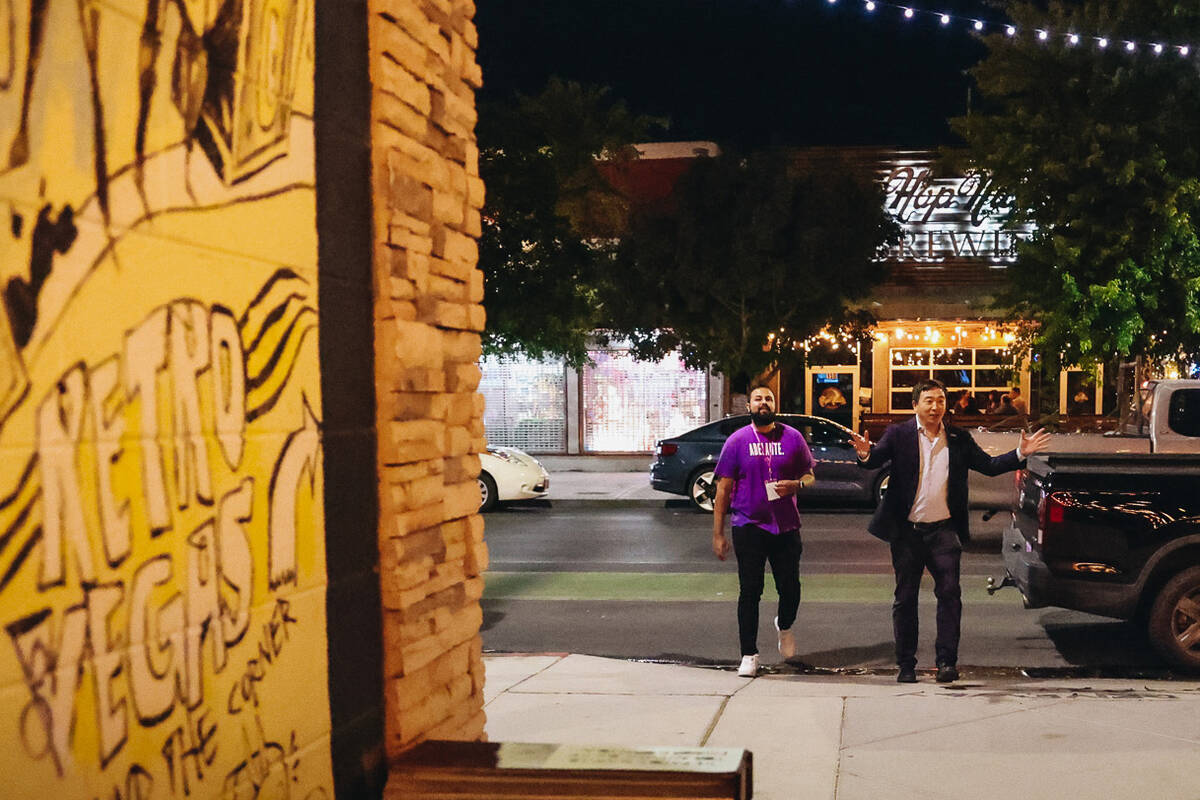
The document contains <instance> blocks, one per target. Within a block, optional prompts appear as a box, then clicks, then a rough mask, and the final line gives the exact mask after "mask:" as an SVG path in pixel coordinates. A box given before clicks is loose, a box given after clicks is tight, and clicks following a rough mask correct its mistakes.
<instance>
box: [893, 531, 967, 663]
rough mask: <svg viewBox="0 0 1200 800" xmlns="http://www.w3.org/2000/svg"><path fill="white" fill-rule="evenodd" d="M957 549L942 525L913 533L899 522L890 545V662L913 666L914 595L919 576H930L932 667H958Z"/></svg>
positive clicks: (955, 538)
mask: <svg viewBox="0 0 1200 800" xmlns="http://www.w3.org/2000/svg"><path fill="white" fill-rule="evenodd" d="M961 560H962V545H961V544H959V542H958V535H957V534H956V533H955V532H954V528H953V526H952V525H951V524H950V522H949V521H948V520H947V521H945V522H942V523H940V524H937V525H934V526H933V527H931V528H925V529H916V528H914V527H913V525H912V523H908V522H906V523H904V525H902V526H901V528H900V531H899V534H898V535H897V537H896V539H895V540H894V541H893V542H892V568H893V569H894V570H895V572H896V599H895V601H894V602H893V603H892V630H893V633H894V635H895V637H896V663H897V664H899V665H900V666H901V667H911V666H915V665H916V663H917V596H918V595H919V594H920V591H921V573H922V572H923V571H924V570H926V569H928V570H929V574H930V575H931V576H933V594H934V597H936V598H937V641H936V643H935V644H934V653H935V654H936V657H937V663H938V664H939V665H940V664H951V665H957V664H958V637H959V631H960V628H961V622H962V589H961V587H960V585H959V564H960V561H961Z"/></svg>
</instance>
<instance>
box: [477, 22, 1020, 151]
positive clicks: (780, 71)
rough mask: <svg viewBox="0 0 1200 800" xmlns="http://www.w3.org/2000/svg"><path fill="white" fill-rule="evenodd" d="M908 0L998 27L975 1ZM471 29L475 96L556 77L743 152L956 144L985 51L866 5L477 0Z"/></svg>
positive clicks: (956, 29)
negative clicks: (972, 69)
mask: <svg viewBox="0 0 1200 800" xmlns="http://www.w3.org/2000/svg"><path fill="white" fill-rule="evenodd" d="M914 6H915V7H916V8H918V9H926V10H929V11H945V12H948V13H951V14H958V15H963V16H976V15H979V16H981V18H982V19H984V20H987V21H995V22H999V21H1001V19H1000V18H999V17H998V16H997V14H996V12H995V11H991V10H987V9H986V7H985V6H984V5H983V3H982V2H980V1H979V0H930V1H929V2H917V0H914ZM476 23H477V25H478V28H479V53H478V57H479V61H480V64H481V65H482V68H483V77H484V89H483V92H482V93H481V96H480V97H481V99H482V100H486V99H490V98H495V97H497V96H501V95H508V94H511V93H512V92H513V91H514V90H515V91H520V92H523V93H535V92H537V91H538V90H539V89H540V88H541V87H542V86H544V85H545V82H546V80H547V79H548V78H549V77H550V76H552V75H557V76H559V77H562V78H566V79H570V80H576V81H580V82H582V83H587V84H594V85H604V86H609V87H611V88H612V90H613V93H614V95H616V96H618V97H621V98H624V99H625V100H626V102H627V103H628V105H629V106H630V107H631V108H632V109H633V110H634V111H638V112H641V113H645V114H651V115H654V116H660V117H667V118H669V119H670V128H669V129H668V130H667V131H666V132H665V133H663V134H661V135H660V137H659V138H662V139H665V140H692V139H705V140H713V141H716V142H718V143H720V144H723V145H725V146H731V145H732V146H734V147H738V148H741V149H749V148H754V147H759V146H762V145H767V144H780V145H814V144H829V145H839V144H842V145H854V144H863V145H887V146H930V145H939V144H948V143H953V142H954V141H955V139H954V137H953V134H951V133H950V130H949V127H948V126H947V124H946V119H947V117H951V116H957V115H961V114H963V113H964V112H965V110H966V105H967V87H968V83H969V78H968V77H967V76H966V75H965V74H964V72H963V71H964V70H965V69H966V68H968V67H969V66H971V65H972V64H974V63H975V62H976V61H977V60H978V59H979V58H981V57H982V55H983V54H984V52H985V50H984V47H983V46H982V45H981V44H980V43H979V41H978V40H977V39H975V38H974V37H973V36H971V35H969V34H968V33H967V32H966V30H965V28H966V25H965V24H964V23H962V22H955V23H954V25H953V27H952V28H949V29H946V28H942V26H941V25H939V23H938V21H937V19H936V18H935V17H931V16H924V17H922V16H921V15H918V16H917V17H916V18H915V19H914V20H912V21H909V22H904V21H902V19H901V16H900V12H899V10H898V9H897V8H895V7H886V6H884V5H883V4H882V3H880V6H879V7H878V9H877V10H876V11H875V12H874V13H873V14H868V13H866V12H865V11H864V0H838V2H837V3H836V4H830V3H829V2H827V0H540V1H539V0H481V2H479V4H478V10H477V15H476Z"/></svg>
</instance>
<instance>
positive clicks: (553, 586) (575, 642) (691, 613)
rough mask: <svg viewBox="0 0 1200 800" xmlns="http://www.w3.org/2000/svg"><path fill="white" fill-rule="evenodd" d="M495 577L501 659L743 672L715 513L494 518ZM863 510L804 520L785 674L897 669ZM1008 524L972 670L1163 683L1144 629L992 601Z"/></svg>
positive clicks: (582, 509)
mask: <svg viewBox="0 0 1200 800" xmlns="http://www.w3.org/2000/svg"><path fill="white" fill-rule="evenodd" d="M485 520H486V534H485V535H486V538H487V543H488V549H489V553H490V569H489V572H488V574H487V577H486V588H485V591H484V598H483V610H484V620H483V642H484V647H485V649H487V650H489V651H495V652H523V653H543V652H562V653H566V652H570V653H581V654H588V655H597V656H610V657H619V658H634V659H649V660H661V661H670V662H676V663H690V664H729V663H732V662H734V661H736V658H737V656H738V648H737V626H736V620H735V609H734V606H735V601H736V597H737V575H736V569H735V565H734V562H733V559H732V557H731V558H730V559H729V560H728V561H726V562H720V561H718V560H717V559H716V558H715V557H714V556H713V555H712V553H711V551H710V549H709V547H710V539H711V530H712V529H711V524H712V523H711V517H709V516H708V515H704V514H699V513H696V512H694V511H692V510H691V509H690V508H689V507H688V506H687V505H686V504H683V503H680V504H676V503H673V502H670V501H668V502H667V503H665V504H664V503H656V504H620V503H594V504H593V503H586V502H582V503H580V502H576V503H569V502H560V503H557V504H555V505H553V506H547V505H541V506H515V507H510V508H505V509H502V510H500V511H497V512H493V513H490V514H488V515H486V518H485ZM867 520H868V515H867V513H865V512H864V511H861V510H858V511H851V512H840V511H834V510H816V511H814V510H808V511H807V512H806V513H804V514H803V524H804V527H803V530H802V538H803V542H804V555H803V558H802V560H801V575H802V581H803V600H802V602H801V607H800V612H799V615H798V617H797V621H796V625H795V628H794V630H795V631H796V633H797V642H798V650H799V652H798V654H797V657H796V658H795V659H794V660H793V661H792V662H791V663H790V664H788V665H786V666H784V665H780V666H779V668H781V669H792V668H798V669H805V668H811V669H837V670H856V669H884V668H889V667H890V666H891V664H892V663H893V656H892V635H891V591H892V578H891V564H890V560H889V556H888V549H887V547H886V546H885V545H884V544H883V543H881V542H879V541H878V540H876V539H874V538H873V537H871V536H869V535H868V534H867V533H866V523H867ZM1004 522H1005V520H1004V517H1003V515H998V516H997V517H994V518H993V519H991V520H990V521H988V522H984V521H983V520H982V519H981V515H980V514H979V513H978V512H976V513H975V514H974V515H973V519H972V528H973V531H974V534H975V538H974V540H973V542H972V543H971V545H970V546H969V548H968V550H967V552H966V553H964V559H963V594H964V614H963V637H962V645H961V648H960V664H962V665H964V666H967V665H969V666H972V667H979V668H998V669H1024V670H1051V671H1060V672H1072V671H1074V672H1079V673H1082V674H1090V673H1099V674H1130V673H1134V674H1149V675H1152V674H1157V673H1160V672H1163V671H1164V668H1163V665H1162V662H1161V661H1160V660H1159V659H1158V657H1157V656H1156V655H1155V654H1154V653H1153V652H1152V651H1151V649H1150V648H1149V645H1148V644H1147V643H1146V640H1145V637H1144V635H1143V634H1142V632H1141V631H1140V629H1139V628H1138V627H1136V626H1135V625H1133V624H1132V623H1127V622H1122V621H1118V620H1110V619H1107V618H1103V617H1096V616H1092V615H1089V614H1083V613H1079V612H1072V611H1065V610H1062V609H1034V610H1027V609H1025V608H1024V607H1023V604H1022V601H1021V598H1020V595H1019V594H1018V593H1017V592H1016V591H1015V590H1013V589H1005V590H1003V591H1001V592H999V593H997V594H995V595H994V596H989V595H988V594H987V592H986V590H985V587H986V580H987V577H988V576H989V575H995V576H999V575H1001V574H1002V568H1001V560H1000V555H999V544H1000V532H1001V530H1002V529H1003V526H1004ZM767 583H768V589H767V592H766V593H765V594H764V599H763V603H762V606H761V612H760V635H759V645H760V651H761V653H762V657H763V662H764V664H768V665H770V664H777V663H778V661H779V657H778V653H777V652H776V651H775V649H774V639H775V637H774V629H773V626H772V618H773V617H774V614H775V604H774V601H775V595H774V591H773V589H772V587H771V585H770V580H769V578H768V582H767ZM925 584H926V585H925V587H924V592H923V595H922V598H921V627H922V636H921V648H920V650H919V652H918V658H919V659H920V662H921V664H922V665H924V666H930V665H932V662H933V652H932V651H933V631H934V614H933V612H934V598H933V595H932V589H931V587H930V581H929V579H928V576H926V581H925Z"/></svg>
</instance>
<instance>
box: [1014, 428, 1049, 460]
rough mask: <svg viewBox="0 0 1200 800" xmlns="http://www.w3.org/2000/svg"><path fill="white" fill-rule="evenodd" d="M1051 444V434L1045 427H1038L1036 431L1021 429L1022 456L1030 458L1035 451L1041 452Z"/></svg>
mask: <svg viewBox="0 0 1200 800" xmlns="http://www.w3.org/2000/svg"><path fill="white" fill-rule="evenodd" d="M1049 446H1050V434H1048V433H1046V429H1045V428H1038V429H1037V431H1035V432H1034V433H1028V434H1027V433H1025V431H1021V456H1022V457H1024V458H1028V457H1029V456H1031V455H1033V454H1034V453H1040V452H1042V451H1043V450H1045V449H1046V448H1047V447H1049Z"/></svg>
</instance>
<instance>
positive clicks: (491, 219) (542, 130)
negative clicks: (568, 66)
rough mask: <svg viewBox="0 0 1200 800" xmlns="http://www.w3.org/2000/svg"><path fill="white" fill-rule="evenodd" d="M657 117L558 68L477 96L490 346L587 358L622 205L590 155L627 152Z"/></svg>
mask: <svg viewBox="0 0 1200 800" xmlns="http://www.w3.org/2000/svg"><path fill="white" fill-rule="evenodd" d="M654 122H655V121H654V120H652V119H649V118H646V117H640V116H637V115H634V114H632V113H630V111H629V110H628V109H627V108H626V106H625V105H624V103H622V102H620V101H618V100H615V99H613V98H612V97H611V96H610V95H609V93H608V91H607V90H605V89H600V88H590V87H584V86H581V85H579V84H577V83H571V82H564V81H561V80H558V79H552V80H551V81H550V82H549V84H548V85H547V86H546V88H545V89H544V90H543V91H542V92H541V93H539V94H537V95H535V96H523V95H517V96H516V97H514V98H509V99H507V100H504V101H497V102H491V103H485V104H481V107H480V110H479V125H478V129H477V135H478V139H479V148H480V154H479V171H480V175H481V176H482V178H483V180H484V184H485V186H486V190H487V199H486V201H485V204H484V210H483V223H482V234H481V236H480V240H479V266H480V268H481V269H482V270H483V273H484V281H485V282H484V287H485V288H484V306H485V308H486V309H487V315H488V322H487V329H486V330H485V331H484V335H483V347H484V353H485V354H488V355H503V354H516V353H520V354H523V355H525V356H528V357H531V358H544V357H561V358H564V359H565V360H566V361H567V362H568V363H570V364H572V365H574V366H579V365H580V364H582V363H583V362H584V361H585V360H586V357H587V355H586V351H587V345H588V339H589V336H590V334H591V333H592V331H593V330H594V329H595V328H596V327H598V326H600V325H601V324H602V323H603V321H604V320H603V300H602V297H601V295H602V292H603V285H604V281H605V278H606V276H607V272H608V265H609V263H610V260H611V252H612V249H613V247H614V242H615V240H614V239H613V238H612V237H613V233H614V232H615V231H617V230H619V229H620V228H621V227H622V226H623V225H624V220H625V217H626V214H627V208H628V206H627V203H626V202H625V201H624V199H623V198H622V197H621V196H620V195H619V194H618V193H617V192H616V191H615V190H613V189H612V188H611V187H610V186H609V184H608V182H607V181H605V180H604V179H603V177H602V176H601V175H600V173H599V171H598V170H597V166H596V159H597V157H598V156H603V157H604V158H606V159H610V160H621V159H627V158H632V157H634V156H635V155H636V153H634V152H632V147H631V145H632V143H634V142H638V141H644V140H645V138H646V136H647V134H648V132H649V130H650V129H651V128H652V126H653V125H654Z"/></svg>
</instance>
